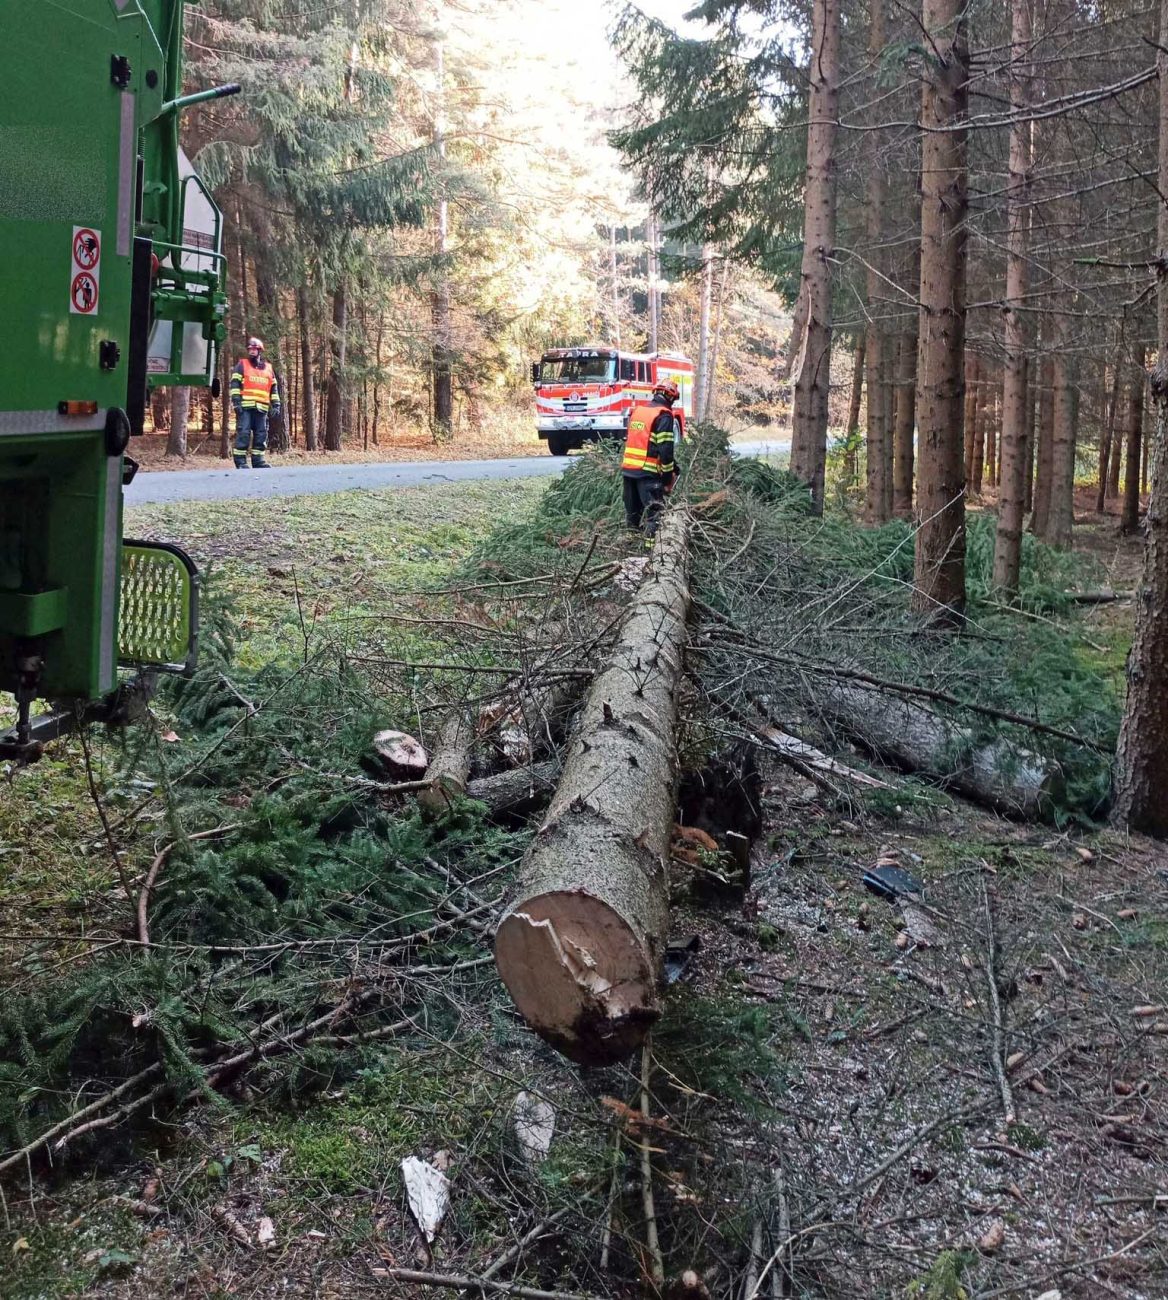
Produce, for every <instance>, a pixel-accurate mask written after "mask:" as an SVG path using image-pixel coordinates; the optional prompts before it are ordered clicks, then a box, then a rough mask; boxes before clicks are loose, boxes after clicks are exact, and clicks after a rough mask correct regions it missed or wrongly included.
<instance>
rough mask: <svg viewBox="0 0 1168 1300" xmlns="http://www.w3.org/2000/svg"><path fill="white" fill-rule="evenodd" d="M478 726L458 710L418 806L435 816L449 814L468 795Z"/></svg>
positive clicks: (442, 734)
mask: <svg viewBox="0 0 1168 1300" xmlns="http://www.w3.org/2000/svg"><path fill="white" fill-rule="evenodd" d="M473 744H474V726H473V725H472V723H471V720H470V717H469V715H468V714H467V713H465V712H464V711H463V710H462V709H456V710H455V711H454V712H453V713H452V714H451V715H450V716H449V717H448V718H447V719H446V721H445V722H444V723H443V724H442V727H441V729H440V730H439V732H438V739H437V742H436V743H435V745H434V750H433V753H432V754H431V756H430V766H429V767H427V768H426V780H427V781H429V782H430V784H429V786H428V787H427V788H426V789H425V790H423V791H422V792H421V793H420V794H419V795H418V803H419V804H420V805H421V807H422V809H423V810H424V811H425V812H427V813H429V814H430V815H431V816H436V815H437V814H439V813H444V812H446V811H447V810H448V809H449V808H450V805H451V803H452V802H453V801H454V800H455V799H457V798H460V797H461V796H463V795H465V794H466V788H467V782H468V781H469V779H470V751H471V746H472V745H473Z"/></svg>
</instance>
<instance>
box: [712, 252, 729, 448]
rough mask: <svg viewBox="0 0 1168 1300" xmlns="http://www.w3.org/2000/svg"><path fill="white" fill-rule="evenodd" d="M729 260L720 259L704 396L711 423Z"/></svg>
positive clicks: (715, 412)
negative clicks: (715, 308)
mask: <svg viewBox="0 0 1168 1300" xmlns="http://www.w3.org/2000/svg"><path fill="white" fill-rule="evenodd" d="M729 273H730V259H729V258H728V257H724V258H723V259H722V274H721V275H720V276H719V277H718V300H717V311H716V312H715V316H714V341H713V343H712V344H711V346H710V391H709V392H708V393H707V394H706V419H707V420H709V421H711V422H712V421H713V420H714V418H715V416H716V414H717V410H718V350H719V348H720V347H721V343H722V320H723V318H724V316H725V313H726V287H727V282H728V280H729Z"/></svg>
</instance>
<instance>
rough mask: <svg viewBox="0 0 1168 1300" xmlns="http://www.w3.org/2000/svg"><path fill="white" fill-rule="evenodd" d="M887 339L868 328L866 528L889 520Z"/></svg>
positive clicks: (873, 329)
mask: <svg viewBox="0 0 1168 1300" xmlns="http://www.w3.org/2000/svg"><path fill="white" fill-rule="evenodd" d="M887 342H888V340H887V338H886V337H885V336H884V335H883V334H881V333H880V332H879V330H877V329H876V327H875V326H869V327H868V347H867V349H866V356H865V369H866V370H867V372H868V373H867V379H866V383H865V387H866V388H867V390H868V410H867V415H868V430H867V438H866V441H867V452H868V454H867V457H866V465H867V484H866V486H867V497H866V513H867V519H868V522H869V523H870V524H884V523H887V522H888V519H889V518H890V516H891V513H892V511H891V507H890V504H889V496H890V493H891V488H892V484H891V482H890V476H889V470H890V468H891V466H890V463H889V461H890V452H891V450H892V443H891V438H890V430H889V423H890V421H889V411H888V404H889V403H888V389H887V387H886V385H885V383H884V376H885V356H884V353H885V345H886V344H887Z"/></svg>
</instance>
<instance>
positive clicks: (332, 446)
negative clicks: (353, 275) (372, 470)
mask: <svg viewBox="0 0 1168 1300" xmlns="http://www.w3.org/2000/svg"><path fill="white" fill-rule="evenodd" d="M348 333H349V293H348V288H347V286H346V285H345V283H344V281H342V282H341V284H340V286H339V287H338V288H337V290H336V292H335V293H334V294H333V332H332V337H331V338H330V340H329V376H328V400H327V404H326V406H325V416H324V449H325V451H340V450H341V445H342V442H343V436H342V434H343V431H342V424H343V421H344V411H345V394H346V390H347V388H348V381H347V380H346V378H345V353H346V348H347V346H348Z"/></svg>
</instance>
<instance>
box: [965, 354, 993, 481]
mask: <svg viewBox="0 0 1168 1300" xmlns="http://www.w3.org/2000/svg"><path fill="white" fill-rule="evenodd" d="M989 395H990V368H989V366H987V365H986V364H985V362H983V361H979V362H978V366H977V383H976V384H975V385H974V393H973V437H972V438H970V439H969V440H968V441H969V444H970V446H969V468H968V473H967V474H966V476H965V486H966V490H967V491H968V492H969V494H970V495H971V496H975V497H979V496H981V480H982V474H983V473H984V471H985V431H986V402H987V399H988V398H989Z"/></svg>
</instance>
